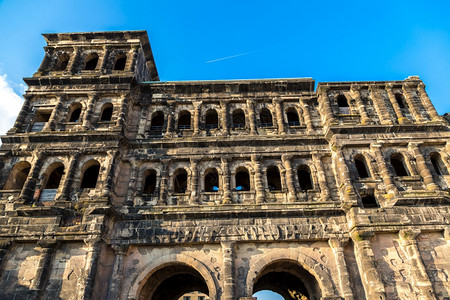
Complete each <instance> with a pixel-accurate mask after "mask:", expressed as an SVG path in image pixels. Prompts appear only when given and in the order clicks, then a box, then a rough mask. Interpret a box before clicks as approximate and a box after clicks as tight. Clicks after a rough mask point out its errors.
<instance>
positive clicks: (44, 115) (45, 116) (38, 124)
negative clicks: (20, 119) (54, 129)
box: [30, 111, 51, 132]
mask: <svg viewBox="0 0 450 300" xmlns="http://www.w3.org/2000/svg"><path fill="white" fill-rule="evenodd" d="M50 115H51V114H50V112H41V111H37V112H36V116H35V117H34V122H33V125H32V126H31V129H30V131H31V132H39V131H42V129H44V126H45V123H47V122H48V120H50Z"/></svg>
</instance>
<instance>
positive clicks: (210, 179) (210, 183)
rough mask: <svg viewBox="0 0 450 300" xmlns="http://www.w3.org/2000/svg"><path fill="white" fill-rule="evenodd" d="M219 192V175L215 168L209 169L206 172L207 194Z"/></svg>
mask: <svg viewBox="0 0 450 300" xmlns="http://www.w3.org/2000/svg"><path fill="white" fill-rule="evenodd" d="M218 191H219V173H217V170H216V169H215V168H212V169H208V170H206V172H205V192H218Z"/></svg>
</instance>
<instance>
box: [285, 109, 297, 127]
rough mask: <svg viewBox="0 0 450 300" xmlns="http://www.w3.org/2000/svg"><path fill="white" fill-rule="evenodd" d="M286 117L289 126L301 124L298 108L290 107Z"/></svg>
mask: <svg viewBox="0 0 450 300" xmlns="http://www.w3.org/2000/svg"><path fill="white" fill-rule="evenodd" d="M286 118H287V121H288V126H299V125H300V120H299V118H298V114H297V110H295V108H293V107H289V108H288V109H287V110H286Z"/></svg>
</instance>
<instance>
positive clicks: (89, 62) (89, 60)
mask: <svg viewBox="0 0 450 300" xmlns="http://www.w3.org/2000/svg"><path fill="white" fill-rule="evenodd" d="M97 63H98V54H97V53H91V54H89V55H88V56H86V59H85V61H84V70H91V71H92V70H95V68H96V67H97Z"/></svg>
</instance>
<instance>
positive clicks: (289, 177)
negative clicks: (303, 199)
mask: <svg viewBox="0 0 450 300" xmlns="http://www.w3.org/2000/svg"><path fill="white" fill-rule="evenodd" d="M291 159H292V157H291V156H288V155H283V156H281V162H282V163H283V166H284V169H285V170H286V186H287V189H288V193H289V194H288V200H289V202H291V203H292V202H296V201H297V189H296V188H295V183H294V172H293V170H292V162H291Z"/></svg>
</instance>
